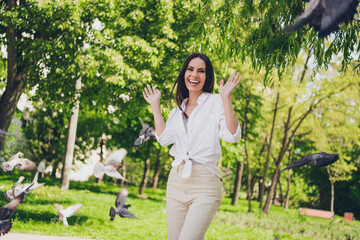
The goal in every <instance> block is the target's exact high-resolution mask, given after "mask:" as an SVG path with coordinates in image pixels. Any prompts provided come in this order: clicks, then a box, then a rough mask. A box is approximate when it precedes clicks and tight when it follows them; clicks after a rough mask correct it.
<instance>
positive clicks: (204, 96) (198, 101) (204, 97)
mask: <svg viewBox="0 0 360 240" xmlns="http://www.w3.org/2000/svg"><path fill="white" fill-rule="evenodd" d="M210 94H211V93H208V92H203V93H202V94H201V95H200V96H199V97H198V99H197V103H198V105H201V104H203V103H204V102H205V100H206V99H207V98H208V97H209V95H210ZM188 101H189V98H185V99H184V100H183V101H182V103H181V108H182V109H185V106H186V103H187V102H188Z"/></svg>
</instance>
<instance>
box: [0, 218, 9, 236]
mask: <svg viewBox="0 0 360 240" xmlns="http://www.w3.org/2000/svg"><path fill="white" fill-rule="evenodd" d="M11 227H12V223H11V220H4V221H0V237H1V235H5V234H6V233H8V232H9V231H10V229H11Z"/></svg>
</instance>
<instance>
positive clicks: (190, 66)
mask: <svg viewBox="0 0 360 240" xmlns="http://www.w3.org/2000/svg"><path fill="white" fill-rule="evenodd" d="M188 68H194V67H193V66H190V65H188ZM199 70H205V68H199Z"/></svg>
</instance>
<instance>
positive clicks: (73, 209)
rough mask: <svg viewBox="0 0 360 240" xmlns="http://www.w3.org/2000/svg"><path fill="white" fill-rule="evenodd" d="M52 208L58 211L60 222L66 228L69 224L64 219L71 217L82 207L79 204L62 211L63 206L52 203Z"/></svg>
mask: <svg viewBox="0 0 360 240" xmlns="http://www.w3.org/2000/svg"><path fill="white" fill-rule="evenodd" d="M54 206H55V207H56V208H57V209H58V210H59V219H60V221H62V222H63V223H64V225H65V226H66V227H68V226H69V224H68V222H67V219H66V218H68V217H71V216H73V215H74V214H75V213H76V212H77V211H78V210H79V209H80V208H81V207H82V204H81V203H79V204H76V205H72V206H70V207H68V208H66V209H64V208H63V206H62V205H60V204H58V203H54Z"/></svg>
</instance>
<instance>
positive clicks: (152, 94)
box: [143, 84, 161, 105]
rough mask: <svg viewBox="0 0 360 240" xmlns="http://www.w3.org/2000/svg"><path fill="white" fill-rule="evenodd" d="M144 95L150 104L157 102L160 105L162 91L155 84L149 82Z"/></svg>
mask: <svg viewBox="0 0 360 240" xmlns="http://www.w3.org/2000/svg"><path fill="white" fill-rule="evenodd" d="M143 95H144V98H145V100H146V101H147V102H148V103H149V104H150V105H156V104H159V105H160V97H161V92H160V91H159V90H158V89H156V88H155V87H154V86H153V87H151V86H150V85H149V84H148V85H147V87H145V89H144V91H143Z"/></svg>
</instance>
